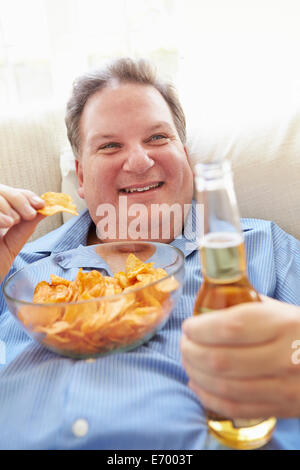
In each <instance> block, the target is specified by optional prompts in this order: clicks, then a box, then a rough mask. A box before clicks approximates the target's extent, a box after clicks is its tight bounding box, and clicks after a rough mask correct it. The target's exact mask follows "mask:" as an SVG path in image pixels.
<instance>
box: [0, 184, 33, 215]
mask: <svg viewBox="0 0 300 470" xmlns="http://www.w3.org/2000/svg"><path fill="white" fill-rule="evenodd" d="M0 194H1V195H2V197H3V198H4V199H6V201H7V202H8V204H9V205H10V206H11V208H12V209H13V210H15V211H16V212H17V213H18V214H19V215H20V216H21V217H22V218H23V219H24V220H33V219H34V218H35V216H36V210H35V209H34V208H33V207H32V206H31V204H30V202H29V200H28V198H27V197H26V196H25V194H23V193H22V192H21V191H20V190H14V189H12V188H9V189H6V190H5V193H3V192H1V193H0Z"/></svg>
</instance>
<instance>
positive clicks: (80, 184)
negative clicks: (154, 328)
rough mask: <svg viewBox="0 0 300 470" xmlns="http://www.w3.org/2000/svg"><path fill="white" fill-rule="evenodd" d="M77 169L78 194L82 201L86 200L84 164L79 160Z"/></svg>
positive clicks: (76, 164) (76, 163)
mask: <svg viewBox="0 0 300 470" xmlns="http://www.w3.org/2000/svg"><path fill="white" fill-rule="evenodd" d="M75 169H76V175H77V180H78V189H77V193H78V196H79V197H81V199H84V189H83V169H82V163H81V161H79V160H77V158H76V159H75Z"/></svg>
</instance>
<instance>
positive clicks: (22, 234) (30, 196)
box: [0, 184, 45, 284]
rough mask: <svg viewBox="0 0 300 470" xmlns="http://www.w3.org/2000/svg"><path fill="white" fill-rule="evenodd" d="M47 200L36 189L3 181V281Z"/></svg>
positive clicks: (0, 231)
mask: <svg viewBox="0 0 300 470" xmlns="http://www.w3.org/2000/svg"><path fill="white" fill-rule="evenodd" d="M44 205H45V202H44V201H43V200H42V199H41V198H39V197H38V196H37V195H36V194H35V193H33V192H32V191H28V190H26V189H16V188H12V187H10V186H5V185H4V184H0V260H1V262H0V284H1V282H2V281H3V279H4V277H5V276H6V274H7V273H8V272H9V270H10V268H11V265H12V263H13V261H14V259H15V257H16V256H17V255H18V253H19V252H20V251H21V249H22V248H23V246H24V245H25V243H26V242H27V240H28V239H29V238H30V236H31V235H32V234H33V232H34V230H35V228H36V226H37V224H38V223H39V222H40V221H41V220H42V219H44V218H45V216H44V215H41V214H39V213H37V210H38V209H42V207H44Z"/></svg>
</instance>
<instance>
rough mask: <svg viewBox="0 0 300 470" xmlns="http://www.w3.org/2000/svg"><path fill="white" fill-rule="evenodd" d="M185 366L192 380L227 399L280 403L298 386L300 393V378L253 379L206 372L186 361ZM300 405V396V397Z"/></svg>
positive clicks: (204, 388)
mask: <svg viewBox="0 0 300 470" xmlns="http://www.w3.org/2000/svg"><path fill="white" fill-rule="evenodd" d="M184 368H185V370H186V373H187V375H188V377H189V378H190V380H191V381H192V382H193V383H194V384H195V385H196V386H197V387H200V388H202V389H203V390H205V391H207V392H209V393H213V394H214V395H216V396H218V397H221V398H224V399H226V400H233V401H236V402H239V403H257V402H265V401H268V402H270V403H277V404H280V403H281V402H282V401H286V398H287V394H288V393H289V392H290V393H292V391H293V389H294V388H295V387H296V388H297V390H298V394H300V380H297V381H296V380H294V383H290V381H288V383H287V380H286V378H285V377H270V378H266V377H262V378H256V377H255V378H252V379H249V378H247V379H234V378H227V377H219V376H212V375H208V374H204V373H202V372H200V371H199V369H198V368H196V367H195V366H192V365H190V364H189V362H184ZM299 405H300V397H299Z"/></svg>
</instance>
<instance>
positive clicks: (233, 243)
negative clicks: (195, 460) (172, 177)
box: [194, 160, 276, 449]
mask: <svg viewBox="0 0 300 470" xmlns="http://www.w3.org/2000/svg"><path fill="white" fill-rule="evenodd" d="M195 183H196V195H197V202H198V203H201V204H203V205H204V207H203V208H204V227H203V234H202V236H201V237H200V240H199V244H200V246H199V248H200V255H201V263H202V274H203V283H202V285H201V287H200V290H199V292H198V295H197V297H196V301H195V306H194V315H199V314H200V315H201V314H202V313H207V312H210V311H215V310H218V309H224V308H226V307H231V306H233V305H236V304H240V303H243V302H259V301H261V300H260V297H259V294H258V293H257V291H256V290H255V289H254V288H253V286H252V285H251V284H250V282H249V279H248V276H247V263H246V254H245V245H244V238H243V232H242V230H241V226H240V217H239V212H238V207H237V202H236V195H235V191H234V186H233V179H232V172H231V165H230V162H228V161H226V160H225V161H223V162H219V163H207V164H203V163H199V164H197V165H196V166H195ZM206 417H207V424H208V428H209V431H210V433H211V434H212V435H213V436H214V437H215V438H216V439H218V440H219V441H220V442H222V443H223V444H225V445H227V446H228V447H232V448H235V449H256V448H259V447H261V446H263V445H264V444H266V443H267V442H268V441H269V440H270V439H271V436H272V433H273V431H274V428H275V425H276V419H275V418H273V417H271V418H261V419H229V418H228V417H222V416H219V415H217V414H215V413H213V412H212V411H210V410H206Z"/></svg>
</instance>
